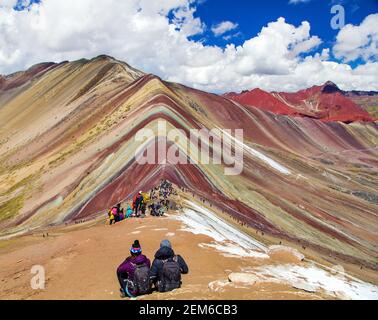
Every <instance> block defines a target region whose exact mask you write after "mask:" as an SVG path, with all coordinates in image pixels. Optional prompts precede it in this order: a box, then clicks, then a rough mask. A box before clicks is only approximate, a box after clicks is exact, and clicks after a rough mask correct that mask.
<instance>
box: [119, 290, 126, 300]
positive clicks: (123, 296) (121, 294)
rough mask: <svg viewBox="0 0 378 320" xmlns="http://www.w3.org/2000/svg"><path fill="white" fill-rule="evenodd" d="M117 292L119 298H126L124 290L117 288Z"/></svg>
mask: <svg viewBox="0 0 378 320" xmlns="http://www.w3.org/2000/svg"><path fill="white" fill-rule="evenodd" d="M119 292H120V297H121V298H126V292H125V290H123V289H119Z"/></svg>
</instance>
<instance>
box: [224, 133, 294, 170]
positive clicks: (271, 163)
mask: <svg viewBox="0 0 378 320" xmlns="http://www.w3.org/2000/svg"><path fill="white" fill-rule="evenodd" d="M221 131H222V132H223V134H224V135H226V136H227V137H228V138H230V139H232V140H233V141H234V142H235V145H239V146H240V147H242V148H243V149H244V150H246V151H247V152H248V153H249V154H251V155H252V156H254V157H256V158H258V159H260V160H261V161H263V162H265V163H266V164H267V165H269V166H270V167H272V168H273V169H275V170H277V171H278V172H280V173H283V174H285V175H289V174H291V172H290V170H289V169H287V168H286V167H284V166H283V165H281V164H279V163H278V162H277V161H275V160H273V159H272V158H269V157H268V156H266V155H265V154H263V153H262V152H260V151H257V150H255V149H253V148H251V147H250V146H247V145H246V144H245V143H243V142H241V141H239V140H237V139H235V138H234V137H233V136H232V135H230V134H229V133H228V132H226V131H224V130H221Z"/></svg>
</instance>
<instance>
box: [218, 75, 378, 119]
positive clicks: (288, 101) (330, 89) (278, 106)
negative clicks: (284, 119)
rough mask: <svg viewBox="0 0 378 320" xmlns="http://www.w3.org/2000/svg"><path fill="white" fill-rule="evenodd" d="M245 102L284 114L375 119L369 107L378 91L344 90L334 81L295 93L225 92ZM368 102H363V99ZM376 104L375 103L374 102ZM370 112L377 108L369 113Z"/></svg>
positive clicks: (232, 98) (240, 101) (377, 95)
mask: <svg viewBox="0 0 378 320" xmlns="http://www.w3.org/2000/svg"><path fill="white" fill-rule="evenodd" d="M224 96H225V97H227V98H229V99H231V100H234V101H236V102H238V103H241V104H243V105H247V106H251V107H256V108H259V109H262V110H265V111H269V112H272V113H276V114H281V115H289V116H300V117H309V118H314V119H319V120H323V121H341V122H346V123H350V122H354V121H367V122H370V121H375V119H376V118H375V114H374V109H373V110H370V109H368V108H366V107H367V106H366V100H367V101H368V102H371V101H376V99H377V98H378V92H374V91H369V92H365V91H350V92H346V91H342V90H340V89H339V88H338V86H337V85H336V84H334V83H333V82H331V81H328V82H326V83H325V84H324V85H322V86H313V87H311V88H309V89H305V90H301V91H298V92H295V93H285V92H272V93H270V92H266V91H263V90H261V89H253V90H251V91H243V92H241V93H240V94H237V93H234V92H231V93H227V94H225V95H224ZM363 101H364V102H365V103H361V102H363ZM373 104H374V103H373ZM369 111H373V112H372V113H369Z"/></svg>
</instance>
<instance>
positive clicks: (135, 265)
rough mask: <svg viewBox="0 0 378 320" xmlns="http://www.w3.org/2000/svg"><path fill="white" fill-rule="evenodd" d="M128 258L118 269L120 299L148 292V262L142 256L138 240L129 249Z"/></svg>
mask: <svg viewBox="0 0 378 320" xmlns="http://www.w3.org/2000/svg"><path fill="white" fill-rule="evenodd" d="M130 254H131V255H130V256H129V257H128V258H127V259H126V260H125V261H124V262H123V263H122V264H121V265H120V266H119V267H118V269H117V277H118V281H119V284H120V286H121V289H120V291H121V297H123V298H124V297H126V296H129V297H135V296H137V295H141V294H146V293H149V291H150V277H149V273H150V266H151V262H150V260H149V259H148V258H147V257H146V256H145V255H143V254H142V248H141V246H140V244H139V241H138V240H135V241H134V243H133V245H132V246H131V248H130Z"/></svg>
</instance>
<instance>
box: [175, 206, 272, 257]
mask: <svg viewBox="0 0 378 320" xmlns="http://www.w3.org/2000/svg"><path fill="white" fill-rule="evenodd" d="M186 202H187V205H188V207H190V208H192V209H189V208H184V209H183V213H182V214H180V215H177V216H174V217H173V219H176V220H179V221H181V222H183V223H184V225H185V227H184V228H183V229H181V230H184V231H188V232H191V233H194V234H203V235H207V236H209V237H210V238H213V239H214V240H215V241H214V242H212V243H211V244H202V245H203V246H207V247H212V248H215V249H217V250H219V251H221V252H224V253H226V254H228V255H230V254H231V255H232V256H234V257H239V258H242V257H253V258H262V259H268V258H269V255H268V254H266V252H267V248H266V246H265V245H263V244H262V243H260V242H258V241H257V240H255V239H253V238H251V237H249V236H248V235H246V234H245V233H243V232H241V231H239V230H238V229H236V228H235V227H233V226H231V225H230V224H228V223H226V222H225V221H223V220H221V219H220V218H218V217H217V216H215V214H213V213H212V212H210V211H209V210H207V209H206V208H203V207H200V206H198V205H197V204H195V203H193V202H191V201H186Z"/></svg>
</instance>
